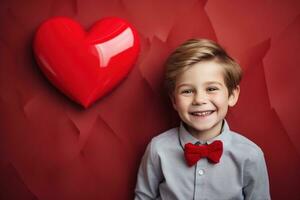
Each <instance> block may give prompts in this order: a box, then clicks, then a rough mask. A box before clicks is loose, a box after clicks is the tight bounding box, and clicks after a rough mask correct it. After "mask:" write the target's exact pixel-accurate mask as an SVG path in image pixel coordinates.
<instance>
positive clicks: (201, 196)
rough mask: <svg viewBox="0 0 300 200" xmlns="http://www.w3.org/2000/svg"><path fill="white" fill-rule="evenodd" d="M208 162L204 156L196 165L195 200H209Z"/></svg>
mask: <svg viewBox="0 0 300 200" xmlns="http://www.w3.org/2000/svg"><path fill="white" fill-rule="evenodd" d="M208 164H209V163H208V160H207V159H206V158H202V159H200V160H199V161H198V162H197V163H196V165H195V172H194V177H195V182H194V190H195V191H194V200H208V199H207V197H206V195H205V188H206V182H207V178H208V177H207V170H208Z"/></svg>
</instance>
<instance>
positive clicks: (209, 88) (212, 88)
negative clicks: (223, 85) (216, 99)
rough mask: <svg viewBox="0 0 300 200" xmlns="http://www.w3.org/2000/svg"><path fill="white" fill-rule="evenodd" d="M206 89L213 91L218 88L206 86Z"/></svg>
mask: <svg viewBox="0 0 300 200" xmlns="http://www.w3.org/2000/svg"><path fill="white" fill-rule="evenodd" d="M206 90H207V91H208V92H213V91H216V90H219V88H217V87H208V88H207V89H206Z"/></svg>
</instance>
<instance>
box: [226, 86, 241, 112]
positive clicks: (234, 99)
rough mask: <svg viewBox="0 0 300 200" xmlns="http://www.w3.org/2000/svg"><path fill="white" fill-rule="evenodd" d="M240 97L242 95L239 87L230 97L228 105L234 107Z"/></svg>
mask: <svg viewBox="0 0 300 200" xmlns="http://www.w3.org/2000/svg"><path fill="white" fill-rule="evenodd" d="M239 95H240V86H239V85H238V86H237V87H236V88H235V89H234V90H233V91H232V94H231V95H230V96H229V100H228V105H229V106H230V107H233V106H234V105H235V104H236V103H237V101H238V99H239Z"/></svg>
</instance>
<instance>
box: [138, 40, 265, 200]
mask: <svg viewBox="0 0 300 200" xmlns="http://www.w3.org/2000/svg"><path fill="white" fill-rule="evenodd" d="M166 67H167V70H166V86H167V89H168V92H169V95H170V98H171V101H172V104H173V107H174V109H175V110H176V111H177V112H178V114H179V117H180V118H181V121H182V122H181V125H180V127H178V128H173V129H170V130H168V131H166V132H164V133H162V134H160V135H158V136H156V137H154V138H153V139H152V141H151V142H150V144H149V145H148V147H147V149H146V152H145V155H144V157H143V159H142V162H141V165H140V168H139V172H138V180H137V185H136V189H135V200H144V199H162V200H196V199H207V200H217V199H218V200H229V199H235V200H239V199H254V200H261V199H264V200H265V199H270V195H269V181H268V173H267V168H266V164H265V160H264V155H263V152H262V150H261V149H260V148H259V147H258V146H257V145H256V144H254V143H253V142H252V141H250V140H249V139H247V138H245V137H244V136H242V135H239V134H238V133H235V132H233V131H231V130H230V129H229V126H228V124H227V122H226V120H225V116H226V113H227V110H228V107H229V106H230V107H232V106H234V105H235V104H236V102H237V100H238V96H239V92H240V88H239V83H240V80H241V73H242V72H241V68H240V66H239V65H238V64H237V63H236V62H235V61H234V60H233V59H232V58H231V57H229V56H228V55H227V53H226V52H225V51H224V49H223V48H222V47H220V46H219V45H218V44H216V43H215V42H213V41H210V40H206V39H200V40H198V39H191V40H188V41H187V42H185V43H184V44H182V45H181V46H179V47H178V48H177V49H176V50H175V51H174V52H173V53H172V54H171V55H170V57H169V58H168V60H167V63H166Z"/></svg>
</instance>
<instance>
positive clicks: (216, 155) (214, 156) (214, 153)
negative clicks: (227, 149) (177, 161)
mask: <svg viewBox="0 0 300 200" xmlns="http://www.w3.org/2000/svg"><path fill="white" fill-rule="evenodd" d="M222 153H223V143H222V141H220V140H216V141H214V142H213V143H211V144H209V145H201V146H198V145H195V144H192V143H188V144H186V145H185V146H184V157H185V159H186V162H187V164H188V166H190V167H191V166H193V165H194V164H195V163H197V162H198V160H200V159H201V158H208V159H209V160H210V161H211V162H213V163H218V162H219V161H220V158H221V155H222Z"/></svg>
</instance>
